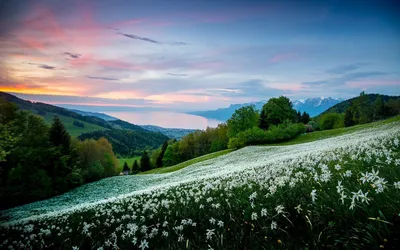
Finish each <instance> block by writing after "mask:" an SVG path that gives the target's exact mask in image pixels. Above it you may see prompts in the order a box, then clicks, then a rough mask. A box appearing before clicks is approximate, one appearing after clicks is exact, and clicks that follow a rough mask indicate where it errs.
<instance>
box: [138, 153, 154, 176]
mask: <svg viewBox="0 0 400 250" xmlns="http://www.w3.org/2000/svg"><path fill="white" fill-rule="evenodd" d="M150 169H151V165H150V158H149V156H148V154H147V152H146V151H144V152H143V155H142V158H140V170H141V171H143V172H144V171H148V170H150Z"/></svg>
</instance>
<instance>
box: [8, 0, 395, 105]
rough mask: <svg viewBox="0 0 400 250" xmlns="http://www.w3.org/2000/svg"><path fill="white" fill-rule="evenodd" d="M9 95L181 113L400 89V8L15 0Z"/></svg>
mask: <svg viewBox="0 0 400 250" xmlns="http://www.w3.org/2000/svg"><path fill="white" fill-rule="evenodd" d="M0 91H5V92H9V93H17V94H19V95H20V96H23V97H25V98H26V99H30V100H34V101H42V102H48V103H52V104H69V105H93V106H100V107H103V106H108V107H116V106H123V107H139V108H140V107H146V108H154V109H157V108H168V109H171V110H207V109H215V108H220V107H226V106H229V105H230V104H233V103H245V102H251V101H260V100H267V99H269V98H271V97H277V96H280V95H285V96H288V97H289V98H291V99H293V100H294V99H304V98H309V97H317V96H325V97H341V98H350V97H353V96H356V95H358V94H359V93H360V92H361V91H366V92H367V93H381V94H388V95H400V4H399V3H398V1H386V0H379V1H378V0H376V1H374V0H363V1H356V0H348V1H235V0H212V1H207V0H185V1H181V0H155V1H153V0H129V1H128V0H126V1H122V0H113V1H109V0H96V1H90V0H71V1H64V0H32V1H31V0H30V1H26V0H20V1H12V0H4V1H2V2H1V3H0Z"/></svg>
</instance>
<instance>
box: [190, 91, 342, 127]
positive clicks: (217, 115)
mask: <svg viewBox="0 0 400 250" xmlns="http://www.w3.org/2000/svg"><path fill="white" fill-rule="evenodd" d="M342 101H343V99H340V98H339V99H335V98H331V97H315V98H309V99H306V100H294V101H292V104H293V108H294V109H296V110H297V111H300V112H307V113H309V114H310V116H311V117H314V116H317V115H319V114H321V113H322V112H324V111H325V110H327V109H329V108H330V107H332V106H334V105H336V104H338V103H340V102H342ZM266 102H267V101H260V102H251V103H243V104H232V105H230V106H229V107H227V108H219V109H216V110H206V111H192V112H187V113H188V114H192V115H198V116H202V117H205V118H208V119H215V120H219V121H223V122H225V121H227V120H228V119H229V118H230V117H231V116H232V114H233V113H234V112H235V110H237V109H239V108H241V107H244V106H248V105H254V106H255V108H256V109H258V110H261V109H262V106H263V105H264V104H265V103H266Z"/></svg>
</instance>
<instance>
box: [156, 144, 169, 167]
mask: <svg viewBox="0 0 400 250" xmlns="http://www.w3.org/2000/svg"><path fill="white" fill-rule="evenodd" d="M167 147H168V141H165V142H164V144H163V145H162V147H161V153H160V154H159V155H158V157H157V161H156V167H157V168H161V167H162V166H163V158H164V153H165V150H167Z"/></svg>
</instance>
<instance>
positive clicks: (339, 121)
mask: <svg viewBox="0 0 400 250" xmlns="http://www.w3.org/2000/svg"><path fill="white" fill-rule="evenodd" d="M319 126H320V127H321V129H322V130H327V129H334V128H342V127H344V117H343V115H340V114H337V113H329V114H325V115H323V116H322V117H321V119H320V121H319Z"/></svg>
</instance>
